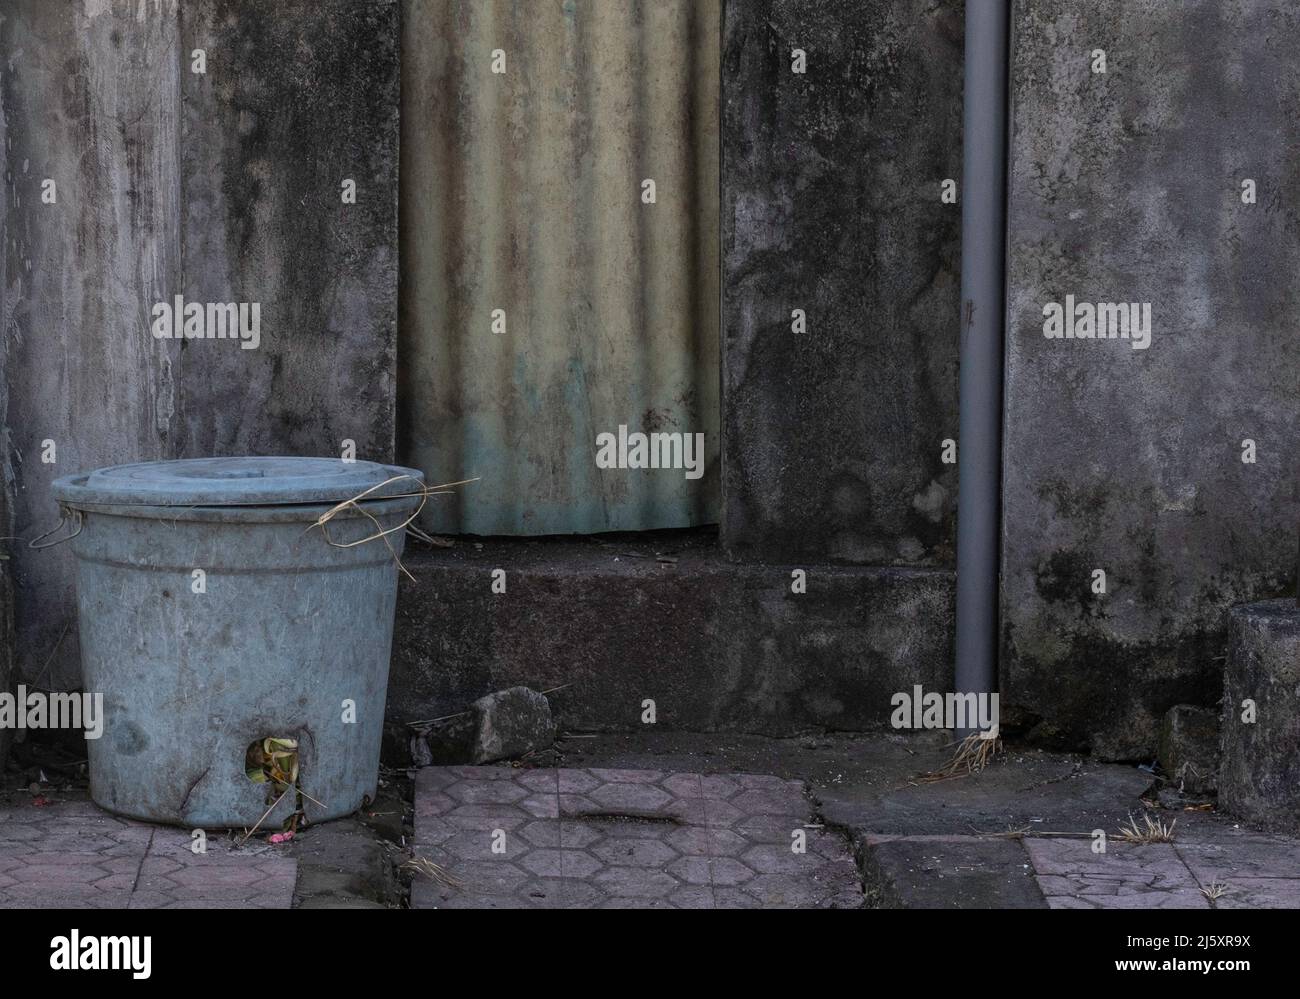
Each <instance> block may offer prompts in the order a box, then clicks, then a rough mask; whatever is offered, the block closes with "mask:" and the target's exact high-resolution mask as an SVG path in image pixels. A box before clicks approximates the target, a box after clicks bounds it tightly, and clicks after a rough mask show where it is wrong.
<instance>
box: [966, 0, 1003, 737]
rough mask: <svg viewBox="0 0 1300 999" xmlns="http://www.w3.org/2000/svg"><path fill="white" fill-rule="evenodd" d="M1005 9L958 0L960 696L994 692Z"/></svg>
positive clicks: (997, 0) (984, 0)
mask: <svg viewBox="0 0 1300 999" xmlns="http://www.w3.org/2000/svg"><path fill="white" fill-rule="evenodd" d="M1007 6H1008V4H1007V0H966V53H965V96H964V98H963V102H964V107H963V114H962V118H963V130H962V190H961V206H962V208H961V300H962V311H961V376H960V378H961V380H960V386H959V389H960V409H961V420H960V435H959V437H958V441H957V449H958V450H957V476H958V491H957V665H956V675H955V684H956V689H957V692H958V693H962V694H966V693H976V694H981V693H992V692H994V691H996V690H997V657H998V536H999V533H1000V523H999V521H1000V505H1001V504H1000V500H1001V495H1000V493H1001V446H1002V444H1001V424H1002V339H1003V325H1004V318H1005V312H1006V303H1005V298H1004V288H1005V277H1006V275H1005V251H1006V185H1007V161H1006V150H1007V135H1006V128H1007V36H1008V27H1009V26H1008V12H1007ZM967 731H969V729H968V730H967Z"/></svg>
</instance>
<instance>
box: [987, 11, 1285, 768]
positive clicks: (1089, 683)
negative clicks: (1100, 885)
mask: <svg viewBox="0 0 1300 999" xmlns="http://www.w3.org/2000/svg"><path fill="white" fill-rule="evenodd" d="M1013 26H1014V54H1013V66H1012V88H1013V95H1012V96H1013V101H1014V121H1013V129H1014V134H1013V138H1012V149H1011V183H1010V220H1009V248H1008V253H1009V268H1010V270H1009V275H1008V290H1009V301H1008V312H1009V321H1008V332H1007V368H1006V418H1005V427H1006V435H1005V442H1004V447H1005V450H1004V462H1003V469H1004V470H1003V481H1004V503H1003V505H1004V523H1003V566H1002V580H1003V591H1002V613H1003V632H1004V641H1005V645H1004V658H1003V665H1002V670H1003V676H1002V683H1003V698H1004V700H1003V704H1004V706H1008V705H1010V706H1012V707H1016V706H1018V707H1020V708H1022V709H1024V710H1025V711H1026V712H1028V714H1029V716H1030V720H1032V718H1033V716H1037V717H1039V718H1041V724H1040V727H1039V728H1038V733H1039V734H1041V735H1044V736H1052V735H1055V736H1056V737H1058V738H1061V739H1065V740H1068V741H1072V742H1076V743H1083V744H1087V745H1090V746H1091V747H1092V749H1093V750H1094V751H1096V752H1097V753H1099V754H1101V755H1103V756H1106V757H1115V758H1137V757H1142V758H1150V755H1151V753H1152V752H1153V750H1154V747H1155V743H1156V737H1157V734H1158V725H1159V719H1160V717H1161V715H1162V714H1163V713H1164V711H1165V710H1166V709H1167V708H1169V707H1170V706H1171V705H1173V704H1176V703H1179V702H1191V703H1199V704H1204V705H1212V704H1214V702H1215V701H1216V700H1217V698H1218V697H1219V694H1220V692H1221V690H1222V675H1223V673H1222V670H1223V654H1224V651H1225V646H1224V634H1225V625H1226V621H1227V610H1228V608H1229V606H1230V605H1232V604H1234V603H1238V602H1241V601H1246V600H1252V599H1256V598H1261V597H1268V596H1276V595H1279V594H1281V593H1283V592H1284V591H1286V590H1288V589H1289V588H1290V587H1291V586H1293V585H1294V582H1295V576H1294V573H1295V551H1296V526H1297V523H1300V511H1298V509H1297V499H1298V495H1297V477H1298V473H1300V456H1298V455H1297V450H1296V442H1297V440H1300V395H1298V394H1297V392H1298V390H1297V386H1300V350H1297V347H1296V344H1297V340H1296V316H1297V315H1300V240H1297V234H1298V232H1300V229H1298V228H1297V225H1298V223H1300V208H1298V207H1297V205H1298V203H1297V201H1296V198H1295V192H1296V191H1297V190H1300V159H1298V158H1297V157H1296V155H1295V151H1296V149H1297V148H1300V64H1297V61H1296V58H1295V54H1296V52H1297V51H1300V8H1297V7H1296V6H1295V5H1294V4H1292V3H1289V2H1285V0H1249V2H1248V0H1212V2H1211V0H1204V2H1200V0H1198V2H1192V3H1185V4H1165V3H1155V2H1136V0H1132V2H1124V3H1114V2H1104V3H1103V2H1100V0H1091V2H1079V0H1036V2H1034V3H1026V2H1021V3H1017V4H1016V5H1015V13H1014V18H1013ZM1096 49H1103V50H1105V55H1106V72H1105V73H1104V74H1103V73H1094V72H1093V71H1092V65H1091V63H1092V52H1093V50H1096ZM1245 179H1253V180H1254V181H1255V183H1256V185H1257V189H1258V201H1257V203H1255V204H1244V203H1243V201H1242V193H1243V190H1242V181H1243V180H1245ZM1066 295H1073V296H1074V297H1075V299H1076V301H1077V302H1088V303H1096V302H1138V303H1143V302H1149V303H1151V316H1152V320H1151V321H1152V328H1153V331H1152V335H1151V343H1150V346H1149V348H1147V349H1145V350H1135V349H1133V347H1132V346H1131V344H1132V341H1131V340H1129V341H1125V340H1119V339H1116V340H1110V339H1108V340H1105V341H1098V340H1087V339H1073V340H1068V339H1048V338H1046V337H1045V336H1044V325H1043V324H1044V314H1043V308H1044V305H1045V304H1047V303H1052V302H1055V303H1062V304H1063V303H1064V301H1065V296H1066ZM1247 439H1249V440H1251V441H1254V442H1255V447H1256V460H1255V462H1254V463H1250V464H1247V463H1243V461H1242V456H1243V441H1245V440H1247ZM1097 569H1100V570H1104V572H1105V574H1106V580H1105V584H1106V592H1105V593H1104V594H1098V593H1095V592H1093V588H1092V587H1093V572H1094V570H1097Z"/></svg>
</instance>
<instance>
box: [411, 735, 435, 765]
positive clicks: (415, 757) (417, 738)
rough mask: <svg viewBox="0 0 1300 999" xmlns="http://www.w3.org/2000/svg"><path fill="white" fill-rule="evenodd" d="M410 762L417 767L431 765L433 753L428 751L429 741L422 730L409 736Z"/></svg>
mask: <svg viewBox="0 0 1300 999" xmlns="http://www.w3.org/2000/svg"><path fill="white" fill-rule="evenodd" d="M411 763H412V765H413V766H417V767H431V766H433V754H432V753H431V752H429V743H428V741H427V740H426V739H425V737H424V733H422V732H416V733H414V734H413V735H412V736H411Z"/></svg>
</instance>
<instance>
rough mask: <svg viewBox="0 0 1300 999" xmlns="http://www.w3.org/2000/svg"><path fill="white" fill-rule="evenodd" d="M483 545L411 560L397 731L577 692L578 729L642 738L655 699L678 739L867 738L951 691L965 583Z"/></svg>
mask: <svg viewBox="0 0 1300 999" xmlns="http://www.w3.org/2000/svg"><path fill="white" fill-rule="evenodd" d="M481 545H482V547H478V545H477V544H476V543H474V542H472V541H471V542H466V541H464V540H463V539H462V540H458V541H457V543H456V546H455V547H454V548H450V549H442V550H435V551H432V552H429V551H425V552H412V553H411V554H410V557H409V558H408V559H406V565H407V567H408V568H409V569H410V571H411V572H412V573H413V574H414V575H415V577H416V579H417V580H418V582H415V583H411V582H410V581H409V580H404V581H403V583H402V586H401V589H400V592H399V596H398V607H397V628H396V634H395V636H394V640H393V668H392V675H391V679H390V682H389V692H388V712H387V713H388V719H389V722H390V725H392V726H396V725H400V724H402V723H404V722H407V721H411V720H415V719H421V718H433V717H438V716H441V715H445V714H448V713H451V712H456V711H461V710H463V709H464V708H465V707H466V705H468V704H469V703H470V702H471V701H472V700H474V699H475V698H477V697H480V696H481V695H483V694H485V693H488V692H489V691H492V690H497V689H501V688H503V687H509V686H512V685H515V684H524V685H527V686H530V687H533V688H534V689H538V690H546V689H549V688H553V687H558V686H560V685H563V684H567V685H569V686H567V687H565V688H564V689H563V690H560V691H557V692H555V693H554V694H552V695H551V699H552V704H553V707H554V709H555V711H556V713H557V721H558V723H559V724H560V725H561V726H562V727H565V728H567V729H569V730H592V731H619V730H626V731H631V730H638V729H641V728H642V726H643V722H642V720H641V718H642V712H643V706H642V702H643V701H645V700H646V699H652V700H653V701H654V702H655V709H656V717H657V722H656V724H657V725H658V726H660V727H663V728H676V729H692V730H696V731H734V732H752V733H760V734H766V735H781V734H790V733H793V732H797V731H801V730H806V729H810V728H821V727H824V728H832V729H844V730H863V729H868V728H872V727H875V726H878V725H882V724H885V723H887V721H888V718H889V712H890V697H891V695H892V694H894V693H895V692H897V691H900V690H910V689H911V687H912V685H913V684H917V683H919V684H923V685H924V686H926V687H927V688H932V689H946V687H947V686H948V685H949V682H950V673H951V660H952V649H951V644H952V643H951V634H952V629H953V574H952V572H950V571H946V570H938V569H898V568H872V567H854V566H826V565H802V566H797V567H796V566H772V565H759V564H752V563H747V564H743V565H741V564H734V563H731V562H729V561H727V560H726V558H725V557H724V556H723V555H722V554H721V553H720V551H719V549H718V547H717V545H716V540H715V537H714V536H713V535H712V533H709V534H702V533H698V532H664V533H655V534H650V535H640V534H639V535H636V536H633V537H626V538H619V537H616V536H604V537H601V538H587V539H572V540H570V539H565V540H550V541H540V542H531V543H530V542H520V541H506V540H486V541H483V542H481ZM656 553H661V554H659V555H658V556H657V554H656ZM658 559H672V560H675V561H660V560H658ZM793 568H802V569H805V570H806V572H807V592H806V593H802V594H795V593H792V592H791V571H792V569H793ZM494 569H503V570H504V571H505V576H504V579H505V588H506V592H505V593H499V594H494V593H493V592H492V581H493V570H494Z"/></svg>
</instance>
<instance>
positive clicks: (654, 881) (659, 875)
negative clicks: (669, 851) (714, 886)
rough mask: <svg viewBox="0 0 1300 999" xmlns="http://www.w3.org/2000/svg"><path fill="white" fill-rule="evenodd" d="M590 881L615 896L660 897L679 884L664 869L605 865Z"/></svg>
mask: <svg viewBox="0 0 1300 999" xmlns="http://www.w3.org/2000/svg"><path fill="white" fill-rule="evenodd" d="M592 881H593V882H594V883H595V884H597V885H599V886H600V887H601V888H602V889H604V890H605V892H607V893H608V894H609V895H611V896H613V897H615V898H662V897H663V896H665V895H667V894H668V893H669V892H670V891H672V890H673V889H674V888H676V887H678V885H679V884H680V882H679V881H678V880H677V879H676V878H674V877H672V876H671V875H669V874H667V873H665V872H664V871H652V870H647V869H645V868H642V867H607V868H605V869H604V870H603V871H601V872H600V873H599V874H597V875H596V876H595V877H594V878H592ZM706 883H707V882H706Z"/></svg>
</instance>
